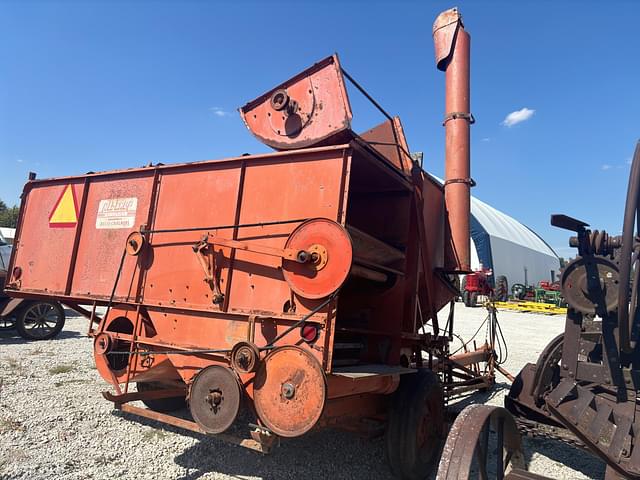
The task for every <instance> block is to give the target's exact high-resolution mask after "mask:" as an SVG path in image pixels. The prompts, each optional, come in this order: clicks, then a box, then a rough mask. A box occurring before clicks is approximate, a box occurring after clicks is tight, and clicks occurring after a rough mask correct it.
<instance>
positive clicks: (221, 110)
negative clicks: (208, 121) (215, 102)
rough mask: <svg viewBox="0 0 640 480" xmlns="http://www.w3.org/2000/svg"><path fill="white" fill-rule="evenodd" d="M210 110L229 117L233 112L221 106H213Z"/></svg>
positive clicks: (217, 114)
mask: <svg viewBox="0 0 640 480" xmlns="http://www.w3.org/2000/svg"><path fill="white" fill-rule="evenodd" d="M209 110H211V113H213V114H214V115H215V116H217V117H228V116H229V115H231V112H227V111H226V110H224V109H223V108H220V107H211V108H210V109H209Z"/></svg>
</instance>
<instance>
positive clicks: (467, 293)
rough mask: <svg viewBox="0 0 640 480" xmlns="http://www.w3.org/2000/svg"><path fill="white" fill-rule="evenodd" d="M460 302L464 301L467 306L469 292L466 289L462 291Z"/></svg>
mask: <svg viewBox="0 0 640 480" xmlns="http://www.w3.org/2000/svg"><path fill="white" fill-rule="evenodd" d="M462 303H464V304H465V306H466V307H468V306H469V292H467V291H466V290H464V291H463V292H462Z"/></svg>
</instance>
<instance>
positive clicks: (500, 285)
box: [495, 275, 509, 302]
mask: <svg viewBox="0 0 640 480" xmlns="http://www.w3.org/2000/svg"><path fill="white" fill-rule="evenodd" d="M495 292H496V293H495V299H496V300H497V301H498V302H506V301H507V300H509V283H508V282H507V277H505V276H504V275H500V276H499V277H498V278H497V279H496V290H495Z"/></svg>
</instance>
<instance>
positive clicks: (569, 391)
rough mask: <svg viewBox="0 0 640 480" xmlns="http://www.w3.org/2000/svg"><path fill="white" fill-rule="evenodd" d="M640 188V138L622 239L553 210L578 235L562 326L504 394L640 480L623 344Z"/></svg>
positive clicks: (638, 298)
mask: <svg viewBox="0 0 640 480" xmlns="http://www.w3.org/2000/svg"><path fill="white" fill-rule="evenodd" d="M639 192H640V143H639V144H638V146H637V147H636V154H635V156H634V160H633V164H632V169H631V173H630V176H629V188H628V191H627V204H626V207H625V219H624V228H623V235H622V236H615V237H614V236H609V235H608V234H607V233H606V232H604V231H598V230H594V231H591V230H590V229H588V228H587V227H589V225H588V224H587V223H585V222H583V221H580V220H577V219H574V218H571V217H568V216H566V215H552V217H551V223H552V225H554V226H557V227H559V228H563V229H566V230H569V231H572V232H575V233H576V235H575V236H572V237H570V239H569V245H570V246H572V247H575V248H577V250H578V256H576V258H575V259H574V260H572V261H571V262H570V263H569V264H568V266H567V267H566V268H565V270H564V272H563V274H562V278H561V285H562V289H563V293H564V294H565V299H566V301H567V303H568V309H567V316H566V321H565V330H564V334H563V335H562V336H561V337H558V338H556V339H554V341H552V342H551V343H550V345H549V346H548V347H547V348H546V349H545V350H544V351H543V352H542V354H541V356H540V358H539V360H538V362H537V364H536V365H535V366H533V365H531V364H529V365H527V366H526V367H525V369H524V370H523V371H522V372H521V373H520V374H519V375H518V378H517V379H516V382H514V385H513V387H512V391H511V392H510V394H509V397H508V402H509V403H508V405H509V408H510V409H511V410H512V411H514V412H515V413H516V414H517V415H520V416H521V417H523V418H524V419H525V420H533V421H537V422H544V423H551V424H556V425H558V424H559V425H561V426H563V427H564V428H565V429H567V430H568V431H570V432H571V433H572V434H573V435H575V437H577V438H578V439H579V440H580V442H582V443H583V444H584V445H585V446H586V447H587V448H588V449H589V450H590V451H591V452H592V453H594V454H596V455H598V456H599V457H600V458H601V459H602V460H604V461H605V462H606V463H607V476H608V477H611V478H615V477H616V476H619V477H623V478H640V448H638V445H637V438H638V437H637V434H638V432H639V431H640V415H638V413H640V412H639V411H638V402H637V400H638V398H637V396H638V380H637V379H638V367H637V365H638V362H639V360H640V352H639V351H638V349H637V348H630V347H631V346H632V345H630V343H629V341H630V338H631V337H630V335H629V334H630V333H633V332H635V331H636V330H637V328H638V324H637V323H638V320H637V315H636V310H637V306H638V304H639V303H640V289H639V288H638V283H639V282H640V273H638V272H639V271H640V269H639V268H638V267H639V266H640V260H639V259H640V254H639V253H638V252H639V246H638V242H637V229H638V227H639V225H637V215H636V213H637V205H638V198H639V197H638V195H639ZM632 252H633V253H632ZM629 320H633V321H631V322H629Z"/></svg>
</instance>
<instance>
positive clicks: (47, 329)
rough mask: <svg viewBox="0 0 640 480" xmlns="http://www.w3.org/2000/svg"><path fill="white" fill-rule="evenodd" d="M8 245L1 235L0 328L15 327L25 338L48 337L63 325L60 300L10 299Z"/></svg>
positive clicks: (56, 333) (37, 338)
mask: <svg viewBox="0 0 640 480" xmlns="http://www.w3.org/2000/svg"><path fill="white" fill-rule="evenodd" d="M10 255H11V246H10V245H8V244H7V243H6V242H5V241H4V239H3V238H2V235H1V234H0V331H7V330H14V329H15V330H16V331H17V332H18V334H19V335H20V336H21V337H22V338H24V339H25V340H49V339H51V338H54V337H55V336H56V335H58V334H59V333H60V332H61V331H62V328H63V327H64V322H65V315H64V309H63V308H62V305H60V303H59V302H56V301H47V300H46V299H44V300H25V299H22V298H11V297H10V296H9V295H7V294H6V293H5V291H4V286H5V281H6V278H7V268H8V265H9V258H10Z"/></svg>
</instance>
